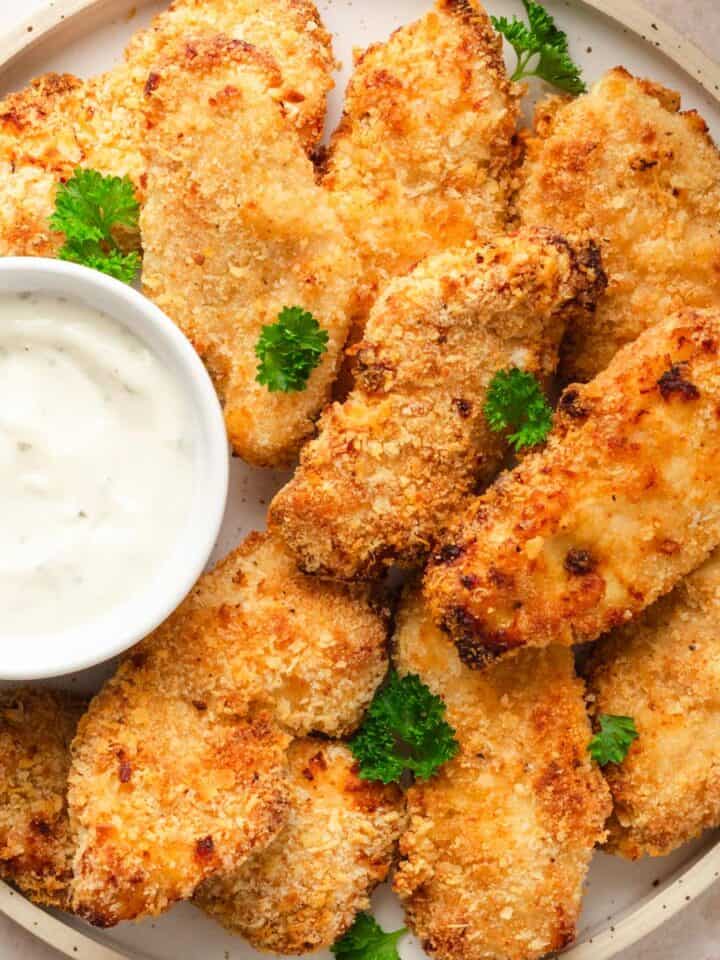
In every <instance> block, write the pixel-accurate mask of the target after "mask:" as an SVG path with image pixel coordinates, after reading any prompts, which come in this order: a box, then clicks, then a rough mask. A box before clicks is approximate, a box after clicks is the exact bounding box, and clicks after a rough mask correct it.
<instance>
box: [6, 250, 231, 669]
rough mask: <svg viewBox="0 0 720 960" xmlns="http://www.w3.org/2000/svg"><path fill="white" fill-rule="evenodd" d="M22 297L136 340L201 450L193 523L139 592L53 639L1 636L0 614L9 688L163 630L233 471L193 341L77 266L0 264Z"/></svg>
mask: <svg viewBox="0 0 720 960" xmlns="http://www.w3.org/2000/svg"><path fill="white" fill-rule="evenodd" d="M22 291H32V292H36V293H47V294H57V295H60V296H65V297H68V298H70V299H75V300H78V301H80V302H84V303H86V304H88V305H89V306H91V307H93V308H95V309H97V310H101V311H102V312H103V313H105V314H107V315H108V316H109V317H111V318H112V319H114V320H116V321H117V322H118V323H121V324H123V325H124V326H125V327H126V328H127V329H129V330H130V331H131V332H132V333H134V334H135V335H136V336H137V337H139V338H140V339H141V340H142V341H143V343H145V344H146V345H147V346H148V347H149V348H150V349H151V350H152V351H153V352H154V353H155V355H156V356H157V357H158V358H159V359H160V360H161V362H162V363H163V364H165V365H166V366H167V368H168V369H169V370H170V371H171V372H172V373H173V374H174V375H175V377H176V378H177V380H178V381H179V383H180V385H181V387H182V389H183V392H184V394H185V396H186V398H187V400H188V405H189V406H190V408H191V409H192V410H193V412H194V414H195V417H196V433H197V442H196V444H195V450H196V454H195V483H194V487H193V495H192V500H191V503H190V505H189V508H188V514H187V522H186V523H185V525H184V527H182V528H181V529H179V530H178V531H177V537H176V539H175V542H174V543H168V545H167V555H166V557H165V558H164V560H163V563H162V565H161V566H160V567H159V569H158V571H157V574H156V576H155V577H154V578H153V579H151V580H150V581H149V582H148V584H147V585H146V587H145V588H144V589H143V591H141V592H140V593H139V594H135V595H132V596H130V597H128V598H127V600H126V601H125V602H124V603H121V604H120V605H119V606H117V607H115V608H114V609H113V610H112V611H111V612H109V613H108V614H107V615H105V616H102V617H100V618H99V619H95V620H94V621H92V622H91V623H88V624H87V625H83V626H81V627H77V628H73V629H70V630H63V631H58V632H57V633H53V634H52V635H31V636H22V637H13V636H8V635H4V634H3V633H2V611H0V678H1V679H3V680H13V681H18V680H37V679H41V678H46V677H56V676H60V675H62V674H65V673H74V672H75V671H78V670H83V669H85V668H86V667H91V666H94V665H95V664H98V663H101V662H102V661H103V660H108V659H109V658H111V657H114V656H116V655H117V654H119V653H122V652H123V651H124V650H127V649H128V648H129V647H131V646H132V645H133V644H134V643H136V642H137V641H138V640H141V639H142V638H143V637H144V636H146V635H147V634H148V633H150V631H151V630H153V629H154V628H155V627H156V626H158V624H159V623H161V622H162V621H163V620H164V619H165V618H166V617H167V616H168V615H169V614H170V613H171V612H172V611H173V610H174V609H175V608H176V607H177V606H178V604H179V603H180V602H181V601H182V600H183V598H184V597H185V596H186V595H187V593H188V592H189V591H190V589H191V588H192V586H193V584H194V583H195V581H196V580H197V578H198V577H199V576H200V574H201V573H202V571H203V568H204V567H205V564H206V563H207V561H208V558H209V556H210V553H211V551H212V548H213V546H214V544H215V540H216V539H217V535H218V532H219V530H220V525H221V523H222V518H223V513H224V510H225V501H226V499H227V490H228V471H229V456H228V443H227V436H226V432H225V423H224V420H223V416H222V410H221V409H220V404H219V402H218V398H217V395H216V393H215V390H214V388H213V386H212V383H211V382H210V378H209V377H208V375H207V372H206V371H205V367H204V366H203V364H202V362H201V360H200V358H199V357H198V355H197V354H196V353H195V351H194V350H193V348H192V346H191V345H190V343H189V341H188V340H187V339H186V338H185V337H184V336H183V334H182V333H181V332H180V331H179V330H178V328H177V327H176V326H175V324H174V323H172V321H171V320H169V319H168V318H167V317H166V316H165V314H164V313H163V312H162V311H161V310H159V309H158V308H157V307H156V306H155V305H154V304H153V303H151V302H150V301H149V300H148V299H147V298H146V297H144V296H142V294H140V293H138V292H137V291H136V290H134V289H132V287H128V286H126V285H125V284H123V283H120V282H119V281H117V280H113V279H112V278H111V277H107V276H105V275H104V274H102V273H98V272H97V271H95V270H89V269H87V268H86V267H81V266H77V265H76V264H72V263H64V262H62V261H59V260H46V259H40V258H32V257H7V258H0V292H22ZM0 509H1V508H0ZM0 549H2V547H1V545H0Z"/></svg>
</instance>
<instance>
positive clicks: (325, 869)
mask: <svg viewBox="0 0 720 960" xmlns="http://www.w3.org/2000/svg"><path fill="white" fill-rule="evenodd" d="M288 759H289V764H290V778H291V812H290V820H289V822H288V825H287V826H286V827H285V829H284V830H283V832H282V833H281V834H280V835H279V836H278V838H277V839H276V840H275V841H274V842H273V843H272V844H271V845H270V846H269V847H268V848H267V850H264V851H262V852H261V853H258V854H257V855H256V856H254V857H252V858H251V859H250V860H249V861H248V862H247V863H246V864H245V865H244V866H243V867H242V868H241V869H240V870H239V871H238V872H237V873H236V874H235V875H233V876H231V877H228V878H224V879H220V880H213V881H210V882H209V883H208V884H206V885H205V886H204V887H203V888H202V889H201V890H200V891H199V893H198V896H197V898H196V900H197V902H198V904H199V906H201V907H202V908H203V910H205V911H206V912H207V913H208V914H209V915H210V916H212V917H214V918H215V919H216V920H218V921H219V922H220V923H222V924H223V926H225V927H227V929H228V930H231V931H232V932H234V933H239V934H241V935H242V936H244V937H246V939H247V940H249V942H250V943H251V944H252V945H253V946H254V947H255V948H256V949H259V950H268V951H272V952H273V953H276V954H304V953H308V952H309V951H313V950H318V949H320V948H321V947H329V946H330V945H331V944H332V943H334V941H335V940H336V939H337V938H338V937H340V936H342V935H343V933H345V931H346V930H347V929H348V928H349V927H350V926H351V924H352V922H353V920H354V919H355V916H356V914H357V913H358V912H359V911H361V910H366V909H368V907H369V905H370V893H371V892H372V890H373V889H374V888H375V886H377V884H378V883H381V882H382V881H383V880H384V879H385V878H386V876H387V873H388V870H389V869H390V865H391V863H392V859H393V854H394V850H395V844H396V841H397V838H398V835H399V832H400V828H401V824H402V815H401V810H402V806H403V805H402V794H401V792H400V790H399V789H398V788H397V787H395V786H387V787H385V786H383V785H382V784H380V783H370V782H368V781H366V780H360V779H359V777H358V775H357V769H356V764H355V760H354V758H353V756H352V754H351V753H350V751H349V750H348V749H347V747H345V746H343V745H342V744H339V743H327V742H326V741H323V740H312V739H309V740H296V741H295V742H294V743H293V744H292V746H291V747H290V750H289V753H288Z"/></svg>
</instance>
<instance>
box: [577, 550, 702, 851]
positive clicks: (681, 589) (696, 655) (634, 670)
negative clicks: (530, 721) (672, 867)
mask: <svg viewBox="0 0 720 960" xmlns="http://www.w3.org/2000/svg"><path fill="white" fill-rule="evenodd" d="M719 670H720V553H719V552H718V551H716V552H715V553H714V554H713V555H712V557H711V558H710V559H709V560H708V561H707V562H706V563H705V564H703V566H702V567H700V568H699V569H698V570H697V571H696V572H695V573H693V574H691V575H690V576H689V577H687V578H686V579H685V580H683V582H682V583H681V584H680V585H679V586H677V587H676V588H675V590H674V591H673V592H672V593H671V594H669V595H668V596H666V597H663V598H662V599H661V600H659V601H658V602H657V603H656V604H655V605H654V606H652V607H650V609H649V610H648V611H647V612H646V613H645V614H644V615H643V616H642V617H641V618H640V619H639V620H637V621H636V622H635V623H632V624H629V625H628V626H627V627H623V628H622V629H619V630H617V631H615V632H614V633H613V634H611V635H610V636H609V637H607V638H606V639H604V640H602V641H600V643H599V644H598V645H597V646H596V647H595V648H594V651H593V657H592V660H591V666H590V672H589V678H588V684H589V688H590V692H591V693H592V695H593V706H594V710H595V712H596V713H597V714H600V713H605V714H613V715H617V716H632V717H633V719H634V720H635V724H636V727H637V730H638V733H639V737H638V739H637V740H636V741H635V742H634V743H633V744H632V746H631V747H630V752H629V754H628V756H627V757H626V758H625V760H624V761H623V763H622V764H613V765H611V766H609V767H606V768H605V776H606V778H607V781H608V784H609V786H610V790H611V791H612V795H613V801H614V804H615V809H614V813H613V817H612V819H611V820H610V822H609V830H610V837H609V846H610V848H611V849H612V850H613V851H614V852H616V853H620V854H622V856H624V857H629V858H630V859H633V860H634V859H637V858H638V857H641V856H643V855H650V856H662V855H664V854H668V853H670V852H671V851H672V850H674V849H675V848H676V847H678V846H680V844H682V843H685V842H686V841H687V840H690V839H692V838H693V837H696V836H698V835H699V834H700V833H701V832H702V831H703V830H705V829H707V828H708V827H716V826H718V825H719V824H720V698H719V695H718V684H717V677H718V671H719Z"/></svg>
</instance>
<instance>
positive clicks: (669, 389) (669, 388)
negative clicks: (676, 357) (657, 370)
mask: <svg viewBox="0 0 720 960" xmlns="http://www.w3.org/2000/svg"><path fill="white" fill-rule="evenodd" d="M686 370H687V364H685V363H674V364H673V365H672V366H671V367H670V369H669V370H666V371H665V373H663V375H662V376H661V377H660V379H659V380H658V382H657V385H658V389H659V390H660V393H661V394H662V398H663V400H670V399H671V398H672V397H673V396H675V395H679V396H680V398H681V399H682V400H697V398H698V397H699V396H700V391H699V390H698V388H697V387H696V386H695V384H694V383H691V382H690V381H689V380H687V379H686V377H685V372H686Z"/></svg>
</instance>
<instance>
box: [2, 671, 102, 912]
mask: <svg viewBox="0 0 720 960" xmlns="http://www.w3.org/2000/svg"><path fill="white" fill-rule="evenodd" d="M84 708H85V704H84V703H83V701H81V700H80V699H78V698H75V697H73V696H71V695H69V694H64V693H54V692H51V691H49V690H28V689H21V690H4V691H3V692H2V693H0V877H2V878H3V880H8V881H9V882H10V883H13V884H14V885H15V886H16V887H18V889H19V890H22V892H23V893H24V894H26V895H27V896H28V897H29V898H30V899H31V900H32V901H33V902H34V903H39V904H42V905H43V906H48V907H59V908H67V907H68V904H69V890H70V879H71V877H72V856H73V844H72V838H71V836H70V829H69V824H68V814H67V777H68V768H69V766H70V741H71V740H72V738H73V736H74V735H75V730H76V728H77V723H78V720H79V719H80V716H81V714H82V712H83V710H84Z"/></svg>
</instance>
